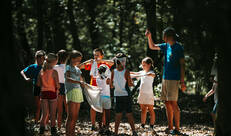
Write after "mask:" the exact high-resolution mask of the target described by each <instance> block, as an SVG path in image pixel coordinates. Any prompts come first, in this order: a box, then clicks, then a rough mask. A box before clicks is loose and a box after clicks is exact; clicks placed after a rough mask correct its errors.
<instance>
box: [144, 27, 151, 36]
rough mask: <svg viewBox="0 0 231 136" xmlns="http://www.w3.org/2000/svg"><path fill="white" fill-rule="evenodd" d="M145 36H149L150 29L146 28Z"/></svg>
mask: <svg viewBox="0 0 231 136" xmlns="http://www.w3.org/2000/svg"><path fill="white" fill-rule="evenodd" d="M145 36H146V37H149V36H151V33H150V31H149V30H148V29H147V30H146V32H145Z"/></svg>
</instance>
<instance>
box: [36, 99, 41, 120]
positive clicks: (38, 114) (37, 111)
mask: <svg viewBox="0 0 231 136" xmlns="http://www.w3.org/2000/svg"><path fill="white" fill-rule="evenodd" d="M40 104H41V102H40V96H35V106H36V112H35V122H36V123H38V121H39V118H40Z"/></svg>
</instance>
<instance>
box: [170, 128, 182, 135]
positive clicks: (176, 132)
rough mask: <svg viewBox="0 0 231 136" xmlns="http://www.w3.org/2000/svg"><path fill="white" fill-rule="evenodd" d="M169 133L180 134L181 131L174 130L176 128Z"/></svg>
mask: <svg viewBox="0 0 231 136" xmlns="http://www.w3.org/2000/svg"><path fill="white" fill-rule="evenodd" d="M171 134H172V135H182V133H181V132H180V131H179V130H176V129H174V130H172V131H171Z"/></svg>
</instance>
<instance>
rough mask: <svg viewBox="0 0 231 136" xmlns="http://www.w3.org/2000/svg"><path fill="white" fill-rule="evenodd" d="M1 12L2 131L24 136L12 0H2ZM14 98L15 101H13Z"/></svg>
mask: <svg viewBox="0 0 231 136" xmlns="http://www.w3.org/2000/svg"><path fill="white" fill-rule="evenodd" d="M0 4H1V8H0V14H1V17H2V20H1V30H4V34H3V35H2V36H1V44H2V45H1V46H0V50H1V53H0V59H1V60H0V61H1V63H2V68H1V71H0V75H1V80H0V90H1V96H0V97H1V98H0V107H1V111H0V114H1V124H2V125H1V133H2V134H3V133H4V134H7V135H8V136H16V135H17V136H23V135H25V133H24V131H23V130H25V128H24V125H25V124H24V108H25V107H24V103H23V102H25V98H23V94H24V90H23V87H22V85H23V80H22V78H20V70H21V69H20V67H18V65H19V57H18V56H17V54H18V50H17V46H15V45H13V43H16V42H17V41H15V42H13V31H12V18H11V17H12V16H11V15H12V14H11V13H12V12H11V9H12V7H11V6H12V3H11V1H10V0H5V1H4V0H1V1H0ZM12 100H13V101H12Z"/></svg>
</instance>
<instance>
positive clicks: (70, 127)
mask: <svg viewBox="0 0 231 136" xmlns="http://www.w3.org/2000/svg"><path fill="white" fill-rule="evenodd" d="M79 109H80V103H74V102H68V117H67V122H66V135H67V136H74V135H75V123H76V121H77V119H78V114H79Z"/></svg>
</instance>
